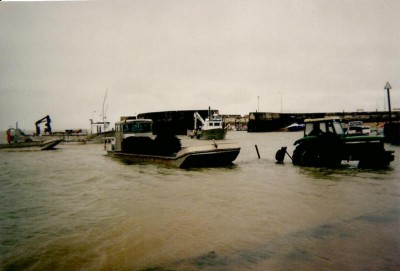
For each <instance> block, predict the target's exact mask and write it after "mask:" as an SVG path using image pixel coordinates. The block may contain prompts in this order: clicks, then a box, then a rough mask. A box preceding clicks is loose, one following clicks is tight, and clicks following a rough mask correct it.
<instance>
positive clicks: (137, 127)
mask: <svg viewBox="0 0 400 271" xmlns="http://www.w3.org/2000/svg"><path fill="white" fill-rule="evenodd" d="M128 137H149V138H151V139H153V137H154V135H153V121H152V120H151V119H130V120H124V121H119V122H116V123H115V137H114V138H108V141H109V142H110V144H109V145H110V146H108V147H107V150H108V151H120V150H121V149H122V141H124V139H125V138H128Z"/></svg>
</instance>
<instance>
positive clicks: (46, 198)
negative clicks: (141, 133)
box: [0, 132, 400, 270]
mask: <svg viewBox="0 0 400 271" xmlns="http://www.w3.org/2000/svg"><path fill="white" fill-rule="evenodd" d="M300 136H301V134H300V133H260V134H251V133H246V132H230V133H228V139H230V140H233V141H236V142H238V143H239V144H240V145H241V147H242V151H241V153H240V155H239V157H238V159H237V160H236V162H235V165H234V166H232V167H229V168H208V169H194V170H182V169H176V168H169V167H165V166H160V165H134V164H126V163H123V162H121V161H119V160H114V159H111V158H109V157H107V156H104V152H103V148H102V146H101V145H91V144H86V145H61V146H60V147H59V148H58V149H57V150H55V151H45V152H8V153H0V217H1V220H0V241H1V244H0V257H1V258H0V260H1V263H0V269H2V270H400V260H399V259H400V184H399V182H400V181H399V179H400V178H399V177H400V173H399V170H400V165H399V160H400V159H399V157H398V155H399V154H400V148H399V147H393V146H387V148H389V149H394V150H395V151H396V158H395V159H396V160H395V162H393V163H392V165H391V167H390V168H389V169H388V170H379V171H376V170H359V169H357V168H356V167H355V166H354V165H353V164H350V165H345V166H343V168H340V169H335V170H331V169H315V168H300V167H295V166H293V165H292V164H291V163H290V160H289V158H288V157H286V159H285V164H283V165H277V164H275V161H274V157H275V152H276V150H277V149H279V148H280V147H281V146H288V147H289V152H290V153H291V152H292V151H293V146H292V143H293V141H294V140H295V139H296V138H298V137H300ZM190 142H191V140H190V139H188V138H183V143H184V144H188V143H190ZM255 144H257V145H258V148H259V150H260V155H261V159H257V154H256V151H255V147H254V145H255Z"/></svg>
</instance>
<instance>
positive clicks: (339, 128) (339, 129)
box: [333, 122, 344, 135]
mask: <svg viewBox="0 0 400 271" xmlns="http://www.w3.org/2000/svg"><path fill="white" fill-rule="evenodd" d="M333 127H335V131H336V134H338V135H343V134H344V131H343V127H342V125H341V124H340V123H339V122H334V123H333Z"/></svg>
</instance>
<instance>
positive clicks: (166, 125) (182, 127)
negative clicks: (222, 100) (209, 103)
mask: <svg viewBox="0 0 400 271" xmlns="http://www.w3.org/2000/svg"><path fill="white" fill-rule="evenodd" d="M210 111H211V115H214V114H218V110H216V109H210ZM195 112H197V113H199V114H200V116H201V117H202V118H204V119H205V118H206V117H208V115H209V110H208V109H205V110H176V111H160V112H149V113H141V114H139V115H138V116H137V117H138V118H140V119H151V120H152V121H153V133H154V134H156V135H157V134H159V133H161V132H166V131H168V132H169V133H172V134H175V135H186V134H187V130H193V129H194V113H195Z"/></svg>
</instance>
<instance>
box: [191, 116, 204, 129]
mask: <svg viewBox="0 0 400 271" xmlns="http://www.w3.org/2000/svg"><path fill="white" fill-rule="evenodd" d="M193 115H194V129H197V120H199V121H200V122H201V124H202V125H204V124H205V121H204V119H203V118H202V117H201V116H200V114H199V113H198V112H195V113H194V114H193Z"/></svg>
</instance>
